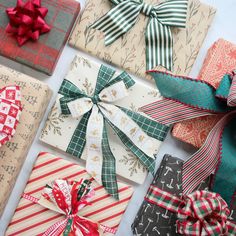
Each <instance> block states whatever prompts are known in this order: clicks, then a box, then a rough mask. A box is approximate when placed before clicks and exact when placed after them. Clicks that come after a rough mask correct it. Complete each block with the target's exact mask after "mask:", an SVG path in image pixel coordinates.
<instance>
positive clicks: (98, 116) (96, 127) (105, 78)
mask: <svg viewBox="0 0 236 236" xmlns="http://www.w3.org/2000/svg"><path fill="white" fill-rule="evenodd" d="M114 74H115V70H113V69H112V68H109V67H107V66H104V65H101V67H100V70H99V73H98V77H97V83H96V87H95V92H94V94H93V96H92V97H91V96H88V94H86V93H84V92H83V91H81V90H80V89H79V88H78V87H77V86H76V85H75V84H73V83H72V82H70V81H69V80H66V79H64V81H63V83H62V85H61V88H60V90H59V94H61V95H62V97H61V98H60V106H61V112H62V114H65V115H71V116H72V117H73V118H75V119H77V118H80V121H79V124H78V126H77V128H76V130H75V131H74V134H73V136H72V138H71V140H70V143H69V145H68V147H67V150H66V152H67V153H70V154H72V155H74V156H77V157H79V158H80V157H81V155H82V153H83V152H84V150H86V154H87V161H86V170H87V171H88V173H90V174H91V175H92V176H93V177H94V178H95V179H96V180H97V181H98V182H99V183H100V184H102V185H103V186H104V187H105V188H106V190H107V191H108V193H110V194H111V195H112V196H114V197H115V198H118V187H117V181H116V160H115V157H114V156H113V153H112V151H111V148H110V145H109V140H108V134H107V130H106V124H108V125H109V126H110V127H111V128H112V129H113V130H114V132H115V133H116V135H117V136H118V137H119V138H120V140H121V141H122V143H123V144H124V145H125V146H126V148H127V149H129V150H130V151H131V152H132V153H133V154H134V155H135V156H136V157H137V158H138V159H139V161H140V162H141V163H142V165H143V166H145V167H146V168H147V170H149V171H150V172H151V173H154V170H155V158H154V154H155V149H156V147H155V144H154V143H155V142H154V140H160V141H163V140H164V138H165V136H166V134H167V132H168V130H169V126H165V125H162V124H160V123H158V122H156V121H153V120H150V119H149V118H147V117H145V116H142V115H141V114H139V113H136V112H133V111H131V110H128V109H126V108H123V107H119V106H116V105H115V104H113V103H114V102H115V101H117V100H119V99H122V98H124V97H125V96H127V95H128V89H129V88H130V87H132V86H133V85H134V83H135V82H134V81H133V80H132V78H131V77H130V76H129V75H128V74H127V73H126V72H123V73H121V74H120V75H118V76H117V77H115V78H114Z"/></svg>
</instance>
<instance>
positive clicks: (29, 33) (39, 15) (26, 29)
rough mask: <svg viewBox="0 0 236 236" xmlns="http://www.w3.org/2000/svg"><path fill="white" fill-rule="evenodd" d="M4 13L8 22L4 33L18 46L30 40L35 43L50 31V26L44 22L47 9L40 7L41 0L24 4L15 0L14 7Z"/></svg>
mask: <svg viewBox="0 0 236 236" xmlns="http://www.w3.org/2000/svg"><path fill="white" fill-rule="evenodd" d="M6 13H7V15H8V17H9V20H10V22H9V24H8V25H7V27H6V32H7V33H9V34H12V35H14V36H15V37H16V39H17V42H18V44H19V46H22V45H23V44H25V43H26V42H27V41H28V40H30V39H31V40H33V41H36V40H38V39H39V36H40V35H41V34H44V33H48V32H49V31H50V26H49V25H48V24H47V23H46V22H45V20H44V18H45V17H46V15H47V13H48V9H47V8H46V7H42V6H41V0H29V1H27V2H26V3H24V2H23V1H22V0H17V5H16V7H14V8H12V7H11V8H7V10H6Z"/></svg>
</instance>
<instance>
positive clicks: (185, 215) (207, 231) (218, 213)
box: [145, 185, 236, 236]
mask: <svg viewBox="0 0 236 236" xmlns="http://www.w3.org/2000/svg"><path fill="white" fill-rule="evenodd" d="M145 200H146V201H148V202H150V203H151V204H156V205H158V206H160V207H163V208H165V209H167V210H169V211H171V212H174V213H177V214H178V220H177V222H176V223H177V231H178V233H179V234H182V235H192V236H211V235H234V234H233V233H234V232H235V231H236V224H235V222H232V221H230V220H229V218H230V217H229V216H230V211H229V209H228V205H227V203H226V202H225V201H224V200H223V199H222V197H221V196H220V195H219V194H218V193H212V192H207V191H195V192H193V193H191V194H189V195H185V196H183V197H181V198H179V197H177V196H175V195H173V194H171V193H168V192H165V191H164V190H161V189H159V188H158V187H156V186H153V185H151V186H150V188H149V191H148V194H147V195H146V198H145Z"/></svg>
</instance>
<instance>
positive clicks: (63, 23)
mask: <svg viewBox="0 0 236 236" xmlns="http://www.w3.org/2000/svg"><path fill="white" fill-rule="evenodd" d="M24 2H25V1H24ZM15 6H16V0H8V1H5V0H0V45H1V47H0V54H1V55H2V56H4V57H8V58H10V59H12V60H14V61H17V62H19V63H22V64H24V65H27V66H29V67H32V68H33V69H36V70H39V71H41V72H43V73H46V74H48V75H51V74H52V73H53V71H54V69H55V67H56V64H57V61H58V59H59V57H60V55H61V52H62V50H63V48H64V46H65V44H66V42H67V39H68V37H69V34H70V32H71V29H72V27H73V25H74V22H75V20H76V18H77V16H78V14H79V11H80V4H79V3H78V2H77V1H75V0H42V6H43V7H46V8H48V14H47V16H46V17H45V21H46V22H47V23H48V24H49V26H50V27H51V30H50V32H49V33H46V34H43V35H40V37H39V40H38V41H36V42H33V41H28V42H27V43H26V44H25V45H23V46H21V47H19V46H18V44H17V41H16V38H15V37H13V36H11V35H9V34H7V33H6V32H5V28H6V26H7V24H8V22H9V19H8V16H7V14H6V13H5V11H6V9H7V8H9V7H15Z"/></svg>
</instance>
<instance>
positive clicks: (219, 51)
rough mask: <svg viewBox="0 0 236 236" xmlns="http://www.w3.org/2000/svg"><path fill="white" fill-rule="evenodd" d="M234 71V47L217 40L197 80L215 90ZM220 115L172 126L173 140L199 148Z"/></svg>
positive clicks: (235, 47)
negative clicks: (224, 77) (228, 73)
mask: <svg viewBox="0 0 236 236" xmlns="http://www.w3.org/2000/svg"><path fill="white" fill-rule="evenodd" d="M235 69H236V45H235V44H232V43H230V42H228V41H226V40H224V39H219V40H218V41H216V42H215V43H214V44H213V46H212V47H211V48H210V49H209V50H208V53H207V56H206V59H205V61H204V63H203V66H202V69H201V71H200V74H199V76H198V79H200V80H204V81H206V82H208V83H210V84H211V85H212V86H214V87H215V88H217V87H218V86H219V83H220V81H221V79H222V77H223V76H224V74H225V73H227V72H231V71H232V70H235ZM220 118H221V115H216V116H205V117H202V118H196V119H192V120H188V121H185V122H181V123H178V124H176V125H174V128H173V130H172V134H173V136H174V137H175V138H177V139H180V140H182V141H183V142H186V143H189V144H191V145H193V146H195V147H197V148H200V147H201V146H202V144H203V143H204V142H205V140H206V137H207V135H208V134H209V132H210V131H211V129H212V128H213V127H214V125H215V124H216V123H217V122H218V121H219V120H220Z"/></svg>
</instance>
